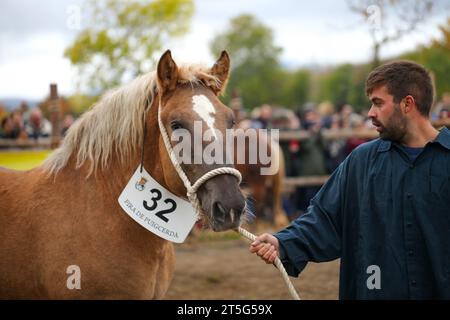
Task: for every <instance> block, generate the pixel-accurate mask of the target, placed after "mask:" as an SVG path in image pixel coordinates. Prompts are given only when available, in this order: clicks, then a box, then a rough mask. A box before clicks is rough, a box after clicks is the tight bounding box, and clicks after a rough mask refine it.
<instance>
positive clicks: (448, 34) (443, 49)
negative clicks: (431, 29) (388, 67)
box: [400, 19, 450, 98]
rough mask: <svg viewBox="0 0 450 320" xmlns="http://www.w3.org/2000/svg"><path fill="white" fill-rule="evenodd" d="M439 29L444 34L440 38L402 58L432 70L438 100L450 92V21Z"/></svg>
mask: <svg viewBox="0 0 450 320" xmlns="http://www.w3.org/2000/svg"><path fill="white" fill-rule="evenodd" d="M439 29H440V30H441V32H442V34H441V37H440V38H438V39H433V40H432V42H431V44H430V45H428V46H422V47H420V48H418V49H417V50H415V51H413V52H409V53H406V54H404V55H402V56H401V57H400V58H404V59H409V60H413V61H416V62H418V63H420V64H423V65H424V66H425V67H426V68H427V69H429V70H431V72H432V73H433V77H434V83H435V87H436V95H437V97H438V98H440V97H441V96H442V95H443V94H444V93H445V92H450V19H448V20H447V23H446V25H442V26H440V28H439Z"/></svg>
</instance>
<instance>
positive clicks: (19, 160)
mask: <svg viewBox="0 0 450 320" xmlns="http://www.w3.org/2000/svg"><path fill="white" fill-rule="evenodd" d="M51 152H52V150H38V151H30V150H26V151H2V152H0V167H6V168H9V169H15V170H29V169H33V168H34V167H37V166H38V165H40V164H41V163H42V162H43V161H44V160H45V158H47V156H48V155H49V154H50V153H51Z"/></svg>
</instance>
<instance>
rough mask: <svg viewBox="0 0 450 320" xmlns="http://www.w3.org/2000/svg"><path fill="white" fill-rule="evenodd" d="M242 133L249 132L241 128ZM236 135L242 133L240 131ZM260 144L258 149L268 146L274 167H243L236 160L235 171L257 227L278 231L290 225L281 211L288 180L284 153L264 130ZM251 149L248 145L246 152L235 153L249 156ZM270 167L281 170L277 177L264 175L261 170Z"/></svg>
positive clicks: (256, 164)
mask: <svg viewBox="0 0 450 320" xmlns="http://www.w3.org/2000/svg"><path fill="white" fill-rule="evenodd" d="M242 129H243V130H244V133H242V132H241V135H242V134H244V135H245V132H246V131H247V130H249V129H248V128H245V127H242ZM250 130H254V129H250ZM237 132H239V131H238V130H237ZM257 141H258V142H257V144H258V147H259V146H260V143H262V144H263V145H264V144H267V149H268V150H269V154H268V155H269V156H270V157H271V159H272V161H274V162H275V163H270V164H269V165H265V164H262V163H261V162H260V161H258V162H257V163H253V164H252V163H250V162H249V161H246V162H245V163H243V164H242V163H239V162H238V161H237V160H236V159H235V167H236V169H238V170H239V171H240V172H241V174H242V185H241V188H242V189H243V191H244V192H245V193H246V194H247V197H248V198H247V201H250V202H251V205H250V209H249V210H252V211H253V214H254V215H255V221H254V222H253V223H254V224H262V223H263V224H264V223H265V224H268V225H269V226H274V227H275V228H282V227H285V226H287V225H288V224H289V220H288V218H287V215H286V213H285V212H284V210H283V207H282V193H283V183H284V178H285V164H284V157H283V153H282V150H281V147H280V145H279V144H278V143H277V142H276V141H274V140H272V139H271V138H270V136H268V135H267V134H265V133H264V132H263V131H261V130H258V135H257ZM250 148H251V146H250V145H249V143H246V144H245V150H239V149H237V150H236V153H238V152H245V154H246V155H249V154H250V153H251V151H249V149H250ZM253 152H254V151H253ZM270 165H273V166H274V167H277V168H278V170H277V171H276V172H275V173H274V174H270V175H265V174H262V172H261V170H262V169H263V168H267V167H270ZM250 226H251V225H250Z"/></svg>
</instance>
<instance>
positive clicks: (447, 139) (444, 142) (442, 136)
mask: <svg viewBox="0 0 450 320" xmlns="http://www.w3.org/2000/svg"><path fill="white" fill-rule="evenodd" d="M380 141H381V142H380V144H379V146H378V150H377V151H378V152H385V151H388V150H389V149H390V148H391V146H392V141H390V140H381V139H380ZM431 143H439V144H440V145H441V146H443V147H444V148H446V149H448V150H450V130H449V129H448V128H446V127H443V128H442V129H440V130H439V134H438V135H437V137H436V139H435V140H434V141H432V142H431Z"/></svg>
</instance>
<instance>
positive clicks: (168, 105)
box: [0, 51, 245, 299]
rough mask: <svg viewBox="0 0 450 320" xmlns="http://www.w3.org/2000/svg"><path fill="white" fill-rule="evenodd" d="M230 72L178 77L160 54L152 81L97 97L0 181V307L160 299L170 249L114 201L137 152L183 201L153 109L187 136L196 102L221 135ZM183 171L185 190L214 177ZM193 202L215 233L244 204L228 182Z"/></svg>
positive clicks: (189, 168)
mask: <svg viewBox="0 0 450 320" xmlns="http://www.w3.org/2000/svg"><path fill="white" fill-rule="evenodd" d="M229 66H230V60H229V57H228V54H227V53H226V52H223V53H222V55H221V57H220V58H219V60H218V61H217V62H216V63H215V64H214V66H213V67H212V68H206V67H202V66H195V65H188V66H184V67H180V68H179V67H178V66H177V65H176V64H175V62H174V61H173V59H172V57H171V55H170V52H169V51H167V52H166V53H165V54H164V55H163V56H162V57H161V59H160V61H159V63H158V68H157V71H156V72H152V73H149V74H146V75H144V76H141V77H139V78H137V79H135V80H134V81H133V82H131V83H130V84H129V85H126V86H123V87H121V88H119V89H117V90H115V91H112V92H111V93H108V94H106V95H105V96H103V97H102V99H101V100H100V101H99V102H98V103H97V104H96V105H95V106H94V107H93V108H92V109H91V110H90V111H88V112H86V113H85V114H84V115H83V116H82V117H81V118H80V119H78V120H77V122H75V123H74V125H73V126H72V127H71V128H70V129H69V131H68V133H67V135H66V137H65V139H64V141H63V143H62V145H61V147H60V148H59V149H57V150H55V152H54V153H53V154H52V155H51V156H50V157H49V159H47V160H46V162H45V163H44V164H43V165H42V166H40V167H37V168H35V169H33V170H30V171H26V172H18V171H10V170H1V171H0V298H12V299H24V298H26V299H159V298H162V297H163V296H164V294H165V292H166V290H167V288H168V286H169V284H170V281H171V279H172V273H173V270H174V263H175V260H174V250H173V246H172V243H170V242H168V241H167V240H164V239H162V238H160V237H158V236H156V235H154V234H153V233H151V232H149V231H147V230H146V229H144V228H143V227H141V226H140V225H138V224H137V223H136V222H135V221H133V219H131V218H130V217H129V216H128V215H127V214H125V213H124V212H123V211H122V208H121V207H120V206H119V203H118V201H117V199H118V197H119V195H120V193H121V191H122V190H123V188H124V187H125V185H126V184H127V182H128V180H129V179H130V177H131V175H132V174H133V172H134V171H135V170H136V168H137V167H138V165H139V163H140V161H141V155H140V148H141V144H144V146H145V149H144V150H145V153H144V155H143V164H144V167H145V169H146V170H147V171H148V172H149V173H150V174H151V176H152V177H153V178H154V179H155V180H157V181H158V182H159V183H160V184H161V185H163V186H164V187H165V188H167V189H168V190H170V191H171V192H172V193H174V194H176V195H178V196H179V197H184V198H185V195H186V189H185V187H184V185H183V183H182V181H181V180H180V178H179V176H178V175H177V173H176V171H175V170H174V168H173V165H172V163H171V161H170V159H169V156H168V154H167V151H166V148H165V146H164V143H163V140H162V137H161V134H160V131H159V128H158V121H157V113H158V105H159V104H161V107H162V109H161V110H162V111H161V118H162V122H163V125H164V127H165V128H166V130H167V132H168V133H169V134H170V133H172V132H173V131H174V130H176V128H178V127H180V126H181V127H184V128H185V129H187V130H189V131H191V130H192V126H191V125H192V123H193V122H194V121H198V120H201V118H199V116H198V114H197V113H195V112H193V102H192V101H193V96H194V95H202V96H204V97H205V99H208V100H209V101H210V102H211V104H212V106H213V108H214V112H215V123H214V125H215V128H216V130H219V131H221V132H222V131H225V130H226V129H227V128H228V127H229V124H230V123H232V120H231V118H232V111H231V109H229V108H228V107H226V106H225V105H223V104H222V103H221V102H220V100H219V99H218V97H217V96H218V95H219V94H220V93H221V92H222V90H224V86H225V83H226V82H227V79H228V75H229ZM144 119H145V122H146V127H147V131H146V135H145V136H144V124H143V122H144ZM204 125H205V126H206V124H204ZM182 166H183V169H184V171H185V172H186V174H187V177H188V178H189V179H190V181H191V182H194V181H196V180H197V179H198V178H199V177H201V176H202V175H203V174H204V173H206V172H208V171H210V170H211V169H214V168H216V167H218V166H217V165H205V164H201V165H198V164H192V165H186V164H183V165H182ZM198 197H199V199H200V202H201V206H202V209H203V211H204V213H205V214H206V215H207V216H208V217H207V219H206V220H208V221H210V223H211V225H212V227H213V229H214V230H226V229H231V228H236V227H237V226H238V225H239V224H240V218H241V214H242V212H243V211H244V205H245V200H244V197H243V195H242V193H241V191H240V189H239V185H238V181H237V179H236V178H235V177H233V176H231V175H218V176H215V177H213V178H212V179H210V180H208V181H207V182H206V183H205V184H204V185H203V186H202V187H200V189H199V190H198ZM233 212H235V213H236V214H235V216H233ZM73 265H75V266H78V267H79V269H80V271H81V273H80V275H81V278H80V279H81V289H79V290H77V289H72V290H70V289H69V288H68V286H67V279H68V276H69V275H68V274H67V273H66V272H67V270H68V267H69V266H73Z"/></svg>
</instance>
